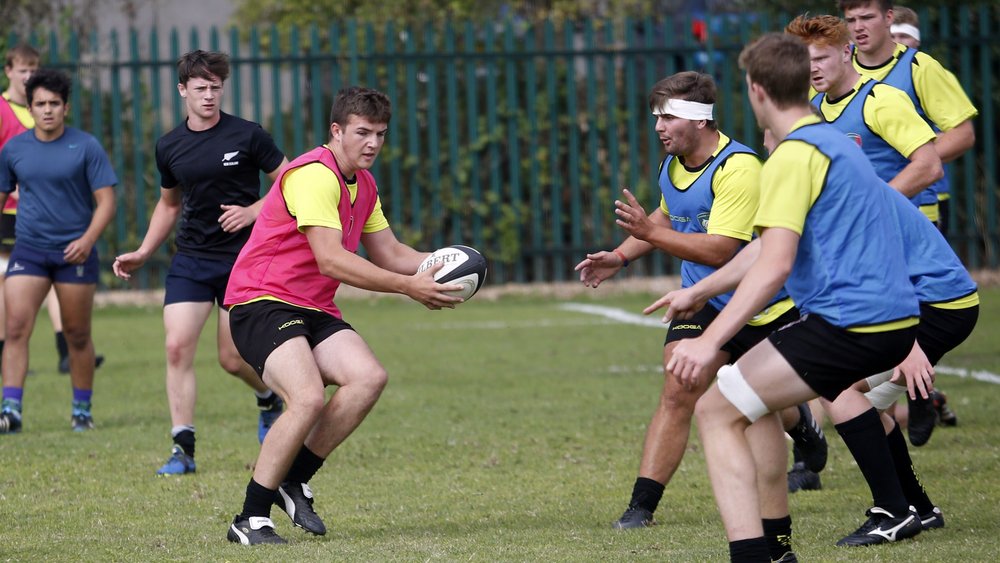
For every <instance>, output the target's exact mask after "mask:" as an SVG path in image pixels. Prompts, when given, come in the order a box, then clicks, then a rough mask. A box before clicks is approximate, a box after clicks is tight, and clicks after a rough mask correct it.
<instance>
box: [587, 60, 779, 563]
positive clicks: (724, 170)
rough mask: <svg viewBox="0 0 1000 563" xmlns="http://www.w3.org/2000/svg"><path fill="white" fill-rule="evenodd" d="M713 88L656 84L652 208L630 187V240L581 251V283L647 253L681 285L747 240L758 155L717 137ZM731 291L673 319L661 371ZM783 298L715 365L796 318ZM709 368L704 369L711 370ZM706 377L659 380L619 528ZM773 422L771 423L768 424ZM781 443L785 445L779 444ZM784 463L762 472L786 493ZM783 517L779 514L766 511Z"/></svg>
mask: <svg viewBox="0 0 1000 563" xmlns="http://www.w3.org/2000/svg"><path fill="white" fill-rule="evenodd" d="M714 103H715V83H714V82H713V80H712V78H711V77H710V76H708V75H706V74H699V73H697V72H681V73H679V74H675V75H673V76H670V77H667V78H665V79H663V80H661V81H659V82H658V83H657V84H656V85H655V86H653V90H652V92H651V94H650V96H649V107H650V110H651V112H652V113H653V115H654V116H656V125H655V128H656V134H657V136H658V137H659V139H660V142H661V143H662V144H663V148H664V150H665V152H666V153H667V154H666V158H665V159H664V160H663V162H662V163H661V165H660V170H659V181H658V183H659V188H660V192H661V197H660V205H659V209H656V210H653V211H652V213H649V214H647V213H646V211H645V210H644V209H643V208H642V206H641V205H640V204H639V202H638V201H636V199H635V197H634V196H633V195H632V194H631V193H630V192H629V190H627V189H625V190H623V196H624V197H623V200H619V201H616V202H615V206H616V210H615V213H616V214H617V216H618V217H617V220H616V223H617V224H618V225H619V226H620V227H622V228H623V229H625V230H626V231H627V232H628V234H629V235H630V236H629V237H628V238H627V239H626V240H625V241H624V242H622V243H621V244H620V245H618V247H617V248H615V249H614V250H611V251H600V252H595V253H592V254H588V255H587V257H586V259H585V260H583V261H582V262H580V264H578V265H577V267H576V269H577V270H578V271H579V272H580V281H582V282H583V283H584V285H587V286H591V287H597V286H598V285H599V284H600V283H601V282H603V281H604V280H606V279H608V278H610V277H611V276H613V275H615V274H616V273H617V272H618V271H619V270H620V269H621V268H623V267H626V266H628V264H629V262H630V261H632V260H636V259H638V258H639V257H641V256H644V255H646V254H648V253H650V252H652V251H654V250H660V251H663V252H665V253H667V254H669V255H670V256H673V257H676V258H679V259H680V260H681V279H682V285H683V286H684V287H688V286H691V285H694V284H695V283H697V282H698V281H699V280H700V279H702V278H704V277H706V276H708V275H709V274H711V273H712V272H714V271H715V270H716V269H717V268H719V267H721V266H723V265H724V264H726V263H727V262H728V261H729V260H730V259H731V258H732V257H733V256H734V255H735V254H736V253H737V252H738V251H739V249H740V248H741V247H743V246H744V245H745V244H746V243H747V242H749V241H750V239H751V237H752V234H753V229H752V225H753V220H754V216H755V215H756V213H757V206H758V200H759V175H760V169H761V163H760V159H759V158H758V157H757V155H756V154H755V153H754V151H753V150H751V149H750V148H749V147H747V146H745V145H743V144H741V143H739V142H737V141H735V140H733V139H731V138H730V137H729V136H727V135H726V134H724V133H722V132H721V131H719V129H718V126H717V124H716V121H715V114H714ZM730 297H731V294H726V295H721V296H719V297H717V298H713V299H712V300H711V301H710V302H709V304H708V305H707V306H706V307H705V308H704V309H703V310H702V311H701V312H699V314H698V315H696V316H694V317H693V318H691V319H687V320H684V321H680V322H675V323H671V324H670V326H669V328H668V329H667V335H666V342H665V343H664V349H663V361H664V365H666V364H667V362H669V361H670V358H671V355H672V353H673V350H674V348H675V346H676V345H677V344H678V343H679V342H680V341H681V340H683V339H689V338H694V337H697V336H699V335H700V334H701V333H702V331H703V330H704V329H705V328H706V327H707V326H708V325H709V324H710V323H711V322H712V321H713V319H714V318H715V315H716V314H718V312H719V311H720V310H722V308H723V307H724V306H725V304H726V303H727V302H728V300H729V298H730ZM785 297H786V296H785V295H784V293H781V294H779V295H778V296H776V297H775V298H774V299H773V300H772V301H771V302H770V303H769V304H768V307H767V308H766V309H765V310H764V311H763V312H761V313H760V314H759V315H757V317H755V318H754V319H753V320H751V321H750V322H749V323H748V324H746V325H745V326H744V327H743V330H741V331H740V332H739V333H738V334H737V335H736V336H734V337H733V338H732V339H731V340H730V341H729V342H727V343H726V344H725V345H724V346H723V347H722V350H720V351H719V353H718V354H717V357H716V358H715V361H716V365H715V367H716V369H717V368H718V367H721V366H722V365H724V364H726V363H730V362H733V361H735V360H736V359H737V358H739V357H740V356H741V355H742V354H743V353H744V352H745V351H746V350H749V349H750V348H751V347H753V346H754V345H755V344H756V343H757V342H759V341H760V340H762V339H763V338H764V337H765V336H766V335H767V334H769V333H770V332H771V331H773V330H775V329H777V328H778V327H779V326H782V325H784V324H786V323H788V322H791V321H793V320H795V319H797V318H798V312H797V310H796V309H795V308H794V305H793V304H792V302H791V301H790V300H788V299H786V298H785ZM715 371H716V370H710V371H709V373H712V374H714V373H715ZM711 382H712V377H705V378H703V379H702V380H700V381H696V382H694V383H693V384H688V385H684V384H682V383H681V382H680V381H679V380H678V379H677V378H675V377H673V376H671V375H669V374H666V375H665V377H664V384H663V389H662V392H661V395H660V401H659V405H658V406H657V408H656V411H655V412H654V413H653V416H652V420H651V422H650V425H649V428H648V430H647V433H646V440H645V445H644V447H643V453H642V461H641V462H640V465H639V475H638V477H637V479H636V480H635V484H634V486H633V490H632V497H631V500H630V502H629V506H628V508H627V509H626V510H625V513H624V514H623V515H622V516H621V518H620V519H618V521H616V522H615V523H614V527H615V528H617V529H629V528H644V527H647V526H650V525H652V524H653V523H654V521H653V512H654V511H655V510H656V508H657V506H658V504H659V502H660V499H661V498H662V495H663V491H664V488H665V486H666V484H667V483H668V482H669V481H670V479H671V477H672V476H673V474H674V472H675V471H676V470H677V468H678V466H679V465H680V462H681V459H682V458H683V456H684V452H685V449H686V447H687V440H688V434H689V432H690V428H691V417H692V415H693V412H694V405H695V403H696V402H697V400H698V398H699V397H700V396H701V395H702V394H703V393H704V392H705V390H706V389H707V388H708V386H709V384H710V383H711ZM775 420H776V419H775ZM781 446H782V447H784V443H782V444H781ZM785 469H786V468H785V466H784V465H781V466H780V467H775V470H774V472H773V474H772V475H769V476H767V478H771V479H774V480H777V481H780V482H781V483H782V484H781V485H780V486H782V487H784V478H785ZM772 513H773V514H775V515H778V516H786V515H787V514H788V511H787V508H785V507H778V508H776V509H774V510H771V511H768V510H765V514H772ZM771 524H773V525H772V526H770V527H769V532H771V535H772V536H773V538H774V546H775V547H774V549H775V551H776V553H775V558H779V557H781V556H782V555H783V554H784V553H785V552H787V551H789V550H790V548H789V547H788V545H787V543H782V542H780V541H779V540H778V539H777V538H778V536H784V537H785V538H788V537H789V536H790V534H791V524H790V520H782V521H780V522H778V521H774V522H771Z"/></svg>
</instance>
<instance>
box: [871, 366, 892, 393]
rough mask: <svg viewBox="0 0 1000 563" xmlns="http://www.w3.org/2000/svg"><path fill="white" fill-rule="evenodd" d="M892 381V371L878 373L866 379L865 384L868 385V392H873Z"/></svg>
mask: <svg viewBox="0 0 1000 563" xmlns="http://www.w3.org/2000/svg"><path fill="white" fill-rule="evenodd" d="M890 379H892V370H889V371H883V372H882V373H877V374H875V375H873V376H871V377H866V378H865V382H866V383H868V390H869V391H871V390H872V389H874V388H876V387H878V386H879V385H882V384H883V383H885V382H886V381H889V380H890Z"/></svg>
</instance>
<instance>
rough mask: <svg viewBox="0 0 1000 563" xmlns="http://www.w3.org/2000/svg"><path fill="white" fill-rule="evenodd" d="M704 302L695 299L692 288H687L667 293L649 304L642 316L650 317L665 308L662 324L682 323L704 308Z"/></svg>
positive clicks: (703, 300)
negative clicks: (676, 321)
mask: <svg viewBox="0 0 1000 563" xmlns="http://www.w3.org/2000/svg"><path fill="white" fill-rule="evenodd" d="M705 302H706V300H705V299H699V298H698V297H697V295H696V294H695V292H694V290H693V289H692V288H690V287H687V288H684V289H677V290H674V291H671V292H670V293H667V294H666V295H664V296H663V297H661V298H659V299H657V300H656V301H654V302H653V303H652V304H650V305H649V307H646V308H645V309H643V310H642V313H643V314H644V315H650V314H652V313H653V312H654V311H656V310H657V309H662V308H663V307H666V308H667V310H666V312H665V313H664V314H663V322H668V321H671V320H678V321H682V320H687V319H690V318H691V317H693V316H694V314H695V313H697V312H698V311H700V310H701V309H702V308H703V307H704V306H705Z"/></svg>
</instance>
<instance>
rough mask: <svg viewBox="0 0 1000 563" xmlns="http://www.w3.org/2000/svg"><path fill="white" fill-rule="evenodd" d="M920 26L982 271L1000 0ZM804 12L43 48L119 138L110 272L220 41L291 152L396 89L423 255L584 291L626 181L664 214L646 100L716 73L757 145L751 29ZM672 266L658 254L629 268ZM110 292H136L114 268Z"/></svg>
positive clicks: (961, 219) (244, 99) (966, 254)
mask: <svg viewBox="0 0 1000 563" xmlns="http://www.w3.org/2000/svg"><path fill="white" fill-rule="evenodd" d="M921 16H922V18H921V19H922V22H923V28H924V29H923V35H924V37H925V42H924V46H925V50H928V51H929V52H930V53H931V54H932V55H934V56H935V57H936V58H937V59H938V60H940V61H941V62H942V63H943V64H944V65H945V66H946V67H948V68H950V69H951V70H952V71H954V72H955V73H956V75H957V76H958V77H959V80H960V82H961V83H962V84H963V85H964V87H965V89H966V91H967V92H968V93H969V94H970V97H971V98H972V100H973V102H974V104H975V105H976V107H977V108H979V111H980V115H979V117H978V118H977V119H976V120H975V126H976V135H977V142H976V147H975V149H974V151H972V152H970V153H969V154H968V155H966V156H964V157H963V158H961V159H960V160H958V161H957V162H956V163H955V166H952V167H950V168H951V174H952V180H953V186H954V188H953V198H952V202H953V203H952V206H951V224H952V225H953V226H952V229H951V234H950V240H951V242H952V244H953V246H954V247H955V248H956V250H957V251H958V252H959V253H960V255H961V256H962V257H963V259H964V260H965V261H966V263H967V264H968V265H969V266H970V268H996V267H997V266H998V261H1000V257H998V250H997V249H998V243H1000V231H998V226H997V195H998V194H997V150H996V135H997V121H996V117H995V106H996V105H997V104H998V102H1000V99H998V98H1000V95H998V93H997V90H996V88H995V86H994V84H993V80H994V78H993V77H994V76H996V75H998V70H1000V69H998V62H997V61H998V60H1000V39H998V37H1000V29H998V27H1000V26H998V21H1000V17H998V16H1000V7H998V6H997V5H996V4H995V3H989V4H982V5H979V6H974V7H968V6H963V7H959V8H952V7H946V6H942V7H940V8H937V9H934V10H927V9H924V11H923V12H921ZM789 19H790V18H789V17H786V16H783V15H768V14H740V15H721V16H712V17H710V18H709V19H708V21H707V22H706V23H707V26H706V28H707V30H708V33H707V38H706V39H705V40H704V41H701V42H699V41H697V40H696V39H694V38H693V36H692V34H691V33H690V32H689V31H688V30H690V29H691V24H692V22H691V21H690V20H684V19H675V20H671V19H655V20H654V19H643V20H621V21H605V20H600V21H597V20H594V21H583V22H564V23H553V22H545V23H543V24H540V25H537V26H531V25H525V24H523V23H519V22H501V23H492V24H488V25H475V24H472V23H465V24H443V25H427V26H424V27H420V28H406V29H397V28H396V27H394V26H393V25H392V24H391V23H390V24H387V25H385V26H384V27H375V26H372V25H362V24H358V23H354V22H348V23H345V24H334V25H331V26H330V27H329V28H325V29H319V28H315V27H312V28H308V29H292V30H291V31H290V32H289V33H287V34H280V33H278V31H277V30H276V29H269V30H265V31H261V30H258V29H248V30H247V29H235V28H234V29H230V30H228V31H225V32H220V31H219V30H217V29H215V28H212V29H209V30H198V29H194V30H190V31H189V32H188V33H186V34H182V33H179V32H177V31H176V30H174V31H170V32H168V33H165V34H164V33H160V32H158V31H155V30H154V31H152V32H150V33H147V34H142V35H140V34H139V33H138V32H131V33H128V34H126V35H124V36H120V35H118V34H116V33H111V34H110V35H108V36H106V37H97V36H96V35H91V36H89V37H80V36H77V35H73V34H57V33H49V34H36V35H32V36H31V37H29V38H27V39H28V40H29V41H31V42H32V43H34V44H36V45H38V46H39V47H40V48H41V49H42V50H43V51H44V52H45V54H44V55H43V56H44V57H45V59H46V61H47V64H49V65H51V66H57V67H62V68H65V69H67V70H69V71H70V72H71V73H72V74H73V76H74V81H75V85H76V87H75V88H74V90H73V93H72V97H71V104H72V106H71V112H72V113H71V119H72V121H73V123H75V124H76V125H78V126H80V127H82V128H83V129H86V130H88V131H91V132H93V133H94V134H95V135H97V136H98V138H100V139H101V140H102V141H103V143H104V146H105V147H106V148H107V149H108V151H109V153H110V154H111V157H112V162H113V163H114V165H115V168H116V169H117V172H118V174H119V177H120V178H121V184H120V186H119V197H120V205H119V212H118V215H117V217H116V220H115V223H114V224H113V226H112V228H110V229H109V232H108V233H107V235H106V236H105V238H104V240H103V241H102V243H101V244H102V258H103V260H104V262H109V261H110V260H112V259H113V256H114V255H115V254H116V253H118V252H123V251H127V250H130V249H133V248H136V247H137V246H138V244H139V242H140V240H141V237H142V236H143V234H144V233H145V231H146V227H147V223H148V217H149V214H150V213H151V212H152V208H153V205H154V204H155V202H156V200H157V198H158V197H159V189H158V188H159V175H158V173H157V172H156V169H155V164H154V157H153V154H154V145H155V142H156V139H157V138H159V136H160V135H162V134H163V133H164V132H165V131H167V130H169V129H170V128H172V127H174V126H176V125H177V124H179V123H181V122H182V120H183V113H182V108H181V101H180V98H179V96H178V95H177V93H176V91H175V90H176V89H175V84H176V80H177V79H176V72H175V68H174V61H175V60H176V59H177V57H178V56H179V55H180V54H182V53H184V52H186V51H189V50H191V49H195V48H207V49H216V50H222V51H225V52H228V53H229V54H230V55H231V57H232V65H233V68H232V76H231V78H230V80H229V81H228V82H227V86H226V94H225V100H224V102H223V108H224V110H225V111H227V112H231V113H235V114H237V115H240V116H242V117H245V118H247V119H252V120H255V121H257V122H260V123H261V124H262V125H264V127H265V128H266V129H267V130H268V131H270V132H271V134H272V135H273V137H274V138H275V140H276V142H277V143H278V146H279V147H281V148H282V149H283V150H284V151H285V153H286V154H287V155H288V156H289V158H292V157H294V156H295V155H297V154H299V153H302V152H304V151H305V150H308V149H309V148H311V147H312V146H315V145H316V144H319V143H322V142H325V140H326V135H327V127H328V122H327V119H328V112H329V106H330V103H331V101H332V97H333V95H334V94H335V93H336V91H337V90H338V89H339V88H341V87H343V86H346V85H349V84H363V85H368V86H372V87H375V88H378V89H381V90H383V91H385V92H386V93H387V94H388V95H389V96H390V98H391V99H392V101H393V104H394V115H393V119H392V124H391V127H390V134H389V136H388V140H387V143H386V147H385V149H384V150H383V153H382V155H381V156H380V157H379V160H378V161H377V163H376V166H375V168H374V169H373V172H374V174H375V177H376V178H377V179H378V181H379V185H380V191H381V197H382V199H383V203H384V205H385V206H386V209H387V215H388V218H389V221H390V224H392V225H393V227H394V229H395V230H396V232H397V234H399V235H400V237H401V238H402V239H403V240H405V241H406V242H408V243H410V244H413V245H415V246H417V247H419V248H424V249H432V248H436V247H440V246H444V245H446V244H451V243H464V244H469V245H472V246H474V247H477V248H479V249H481V250H482V251H483V252H484V253H485V254H486V255H487V256H488V257H489V258H490V262H491V278H492V283H500V282H508V281H516V282H532V281H559V280H566V279H570V278H572V277H573V273H572V267H573V265H574V264H575V263H576V262H577V261H578V260H580V259H581V258H582V256H583V254H584V253H585V252H587V251H590V250H594V249H600V248H608V247H610V246H611V245H613V244H616V243H617V241H619V240H621V238H622V233H621V232H620V231H619V230H618V229H617V228H616V227H615V225H614V215H613V212H612V210H613V203H612V202H613V201H614V199H615V197H616V196H617V194H619V193H620V192H619V189H620V188H621V187H624V186H628V187H630V188H631V189H632V190H633V191H634V192H635V193H637V194H638V196H639V197H640V200H641V201H643V202H644V203H645V204H646V205H647V209H651V208H652V207H653V206H654V205H656V203H657V200H658V192H657V191H656V182H655V174H656V168H657V165H658V163H659V161H660V160H661V158H662V154H661V152H662V149H661V146H660V144H659V142H658V140H657V139H656V138H655V136H654V134H653V131H652V125H653V121H652V118H651V116H650V115H649V111H648V108H647V104H646V96H647V93H648V90H649V88H650V87H651V86H652V84H653V83H654V82H656V81H657V80H658V79H659V78H662V77H663V76H666V75H668V74H670V73H673V72H676V71H679V70H688V69H698V70H703V71H705V72H709V73H711V74H713V75H714V76H715V78H716V80H717V83H718V86H719V91H720V99H719V101H718V103H717V119H718V121H719V123H720V125H721V129H722V130H723V131H725V132H727V133H728V134H730V135H731V136H733V137H735V138H737V139H740V140H742V141H744V142H746V143H747V144H750V145H751V146H759V145H760V143H759V140H760V133H759V132H758V130H757V127H756V124H755V122H754V118H753V115H752V112H751V111H750V108H749V105H748V103H747V101H746V97H745V94H744V88H745V87H744V83H743V76H742V74H741V73H740V72H739V70H738V69H737V67H736V58H737V55H738V54H739V51H740V50H741V49H742V47H743V45H744V44H745V43H746V42H748V41H749V40H750V39H751V38H752V37H754V36H756V35H757V34H759V33H761V32H763V31H768V30H775V29H780V28H781V27H782V26H783V25H784V24H785V23H786V22H787V21H788V20H789ZM928 38H929V39H928ZM14 39H15V38H14V37H13V36H11V37H9V38H8V41H13V40H14ZM168 256H169V249H166V248H164V249H161V250H160V253H159V254H158V255H157V257H156V258H155V259H154V260H153V261H151V264H150V266H149V267H147V268H145V269H144V270H143V271H142V272H141V274H140V275H139V276H137V280H136V282H135V283H136V285H137V286H139V287H155V286H158V285H160V284H161V282H162V276H163V274H164V266H165V264H166V262H167V259H168ZM675 268H676V263H674V261H672V260H670V259H665V258H664V257H663V256H662V255H657V256H654V257H652V258H650V259H647V260H643V261H640V262H639V263H637V264H636V266H635V267H633V268H630V275H660V274H666V273H673V272H674V271H675ZM106 271H107V272H110V268H108V269H107V270H106ZM103 281H104V283H105V284H107V285H112V286H114V285H120V283H121V282H118V281H117V280H114V279H113V277H112V276H111V275H110V273H108V274H107V275H106V276H105V278H104V279H103Z"/></svg>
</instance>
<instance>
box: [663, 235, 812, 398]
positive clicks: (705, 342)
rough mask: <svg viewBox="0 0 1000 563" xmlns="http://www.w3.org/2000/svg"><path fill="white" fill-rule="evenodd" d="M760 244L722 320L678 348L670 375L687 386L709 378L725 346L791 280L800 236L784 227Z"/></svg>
mask: <svg viewBox="0 0 1000 563" xmlns="http://www.w3.org/2000/svg"><path fill="white" fill-rule="evenodd" d="M757 244H758V245H760V249H759V254H758V256H757V259H756V260H753V262H752V264H751V265H750V268H749V269H748V270H747V272H746V276H745V277H744V278H743V280H742V281H740V283H739V285H738V286H737V288H736V293H734V294H733V298H732V299H730V300H729V303H728V304H727V305H726V306H725V307H724V308H723V309H722V311H721V312H720V313H719V316H718V317H716V318H715V320H714V321H712V324H710V325H708V328H707V329H706V330H705V332H704V333H703V334H702V335H701V336H699V337H698V338H690V339H687V340H682V341H680V342H679V343H678V344H677V347H676V348H674V353H673V354H672V355H671V357H670V361H669V362H668V364H667V371H669V372H670V373H672V374H673V375H674V376H675V377H677V378H678V379H680V381H681V383H683V384H684V385H693V384H696V383H697V382H698V381H700V380H701V379H702V378H703V377H704V376H705V370H706V369H707V367H708V366H709V365H710V364H711V363H712V361H713V359H714V357H715V354H716V353H717V352H718V351H719V349H720V348H721V346H722V345H723V344H725V343H726V341H728V340H729V339H730V338H732V337H733V336H734V335H735V334H736V333H737V332H739V330H740V328H741V327H743V325H745V324H746V323H747V321H749V320H750V319H751V318H752V317H753V316H754V315H756V314H757V313H759V312H760V311H761V310H762V309H764V307H765V306H766V305H767V302H768V301H770V300H771V298H772V297H774V295H775V294H776V293H777V292H778V290H779V289H781V286H783V285H784V283H785V280H786V279H788V275H789V274H790V273H791V271H792V265H793V264H794V263H795V255H796V253H797V252H798V244H799V235H798V233H796V232H794V231H791V230H788V229H783V228H780V227H779V228H769V229H765V230H764V233H763V234H762V235H761V238H760V242H758V243H757Z"/></svg>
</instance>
